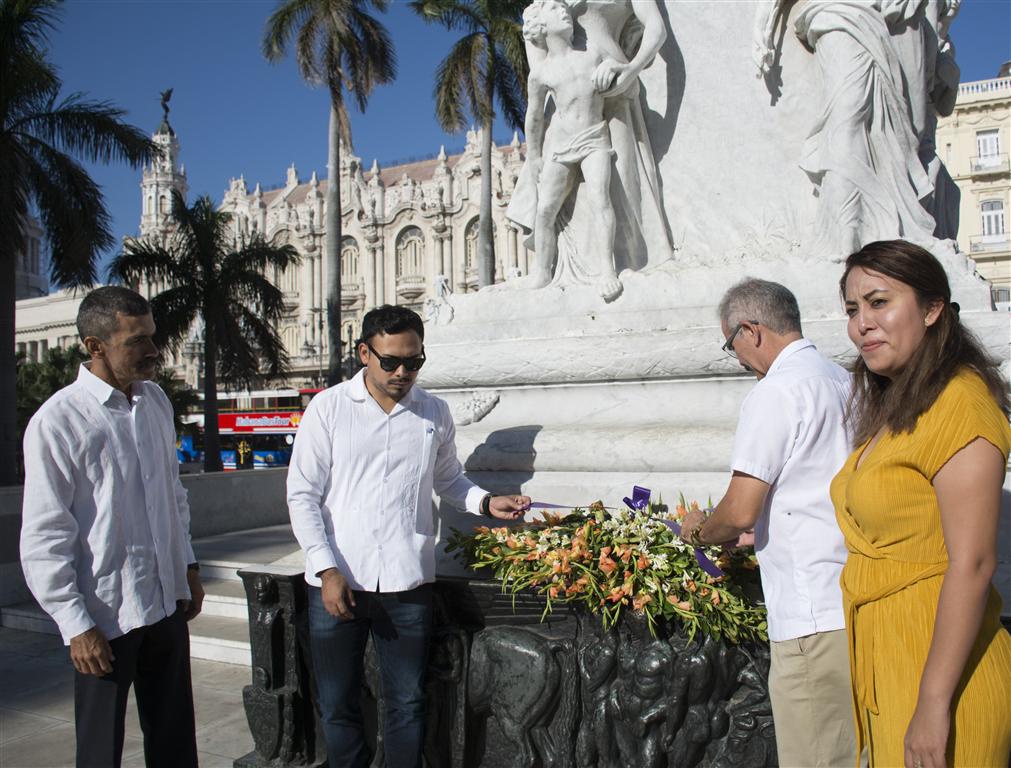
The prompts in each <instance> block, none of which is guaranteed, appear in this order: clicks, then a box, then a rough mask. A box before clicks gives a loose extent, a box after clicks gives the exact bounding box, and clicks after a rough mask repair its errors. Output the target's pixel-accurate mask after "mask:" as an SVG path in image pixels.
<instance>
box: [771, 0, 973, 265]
mask: <svg viewBox="0 0 1011 768" xmlns="http://www.w3.org/2000/svg"><path fill="white" fill-rule="evenodd" d="M950 2H951V0H941V2H940V3H938V2H936V1H935V0H868V1H867V2H852V1H849V0H808V2H807V3H806V4H804V5H802V6H800V7H799V12H798V13H797V16H796V21H795V28H796V33H797V35H798V37H800V39H801V40H802V41H803V42H804V43H805V44H806V45H807V46H808V47H809V48H810V49H811V50H812V51H814V54H815V58H816V60H817V61H818V64H819V68H820V69H821V73H822V84H823V86H822V87H823V98H824V102H823V108H822V111H821V114H820V116H819V117H818V119H817V120H816V122H815V124H814V126H813V127H812V129H811V131H810V133H809V135H808V138H807V141H806V142H805V144H804V147H803V150H802V154H801V159H800V166H801V168H803V169H804V171H805V172H806V173H807V174H808V176H809V177H810V178H811V180H812V181H813V182H814V183H815V185H816V186H817V189H818V196H819V203H818V212H817V216H816V220H815V222H814V231H815V232H817V233H818V237H819V242H818V244H817V245H816V250H817V251H819V252H822V253H825V254H827V255H830V256H834V257H844V256H846V255H847V254H849V253H852V252H853V251H856V250H858V249H859V248H860V247H861V246H862V245H864V244H866V243H868V242H871V241H874V240H887V239H892V238H896V237H902V238H905V239H906V240H910V241H912V242H915V243H918V244H921V245H923V246H925V247H928V248H931V247H933V246H934V245H935V243H936V240H935V238H934V231H935V221H934V216H933V210H932V209H933V207H934V202H933V193H934V186H933V184H932V181H931V175H930V174H929V173H928V170H927V167H926V166H925V163H924V162H923V161H922V160H921V155H920V150H921V144H924V143H928V144H929V145H931V146H932V132H933V124H932V121H930V120H929V119H928V114H932V110H934V108H935V106H934V104H935V101H934V97H933V94H932V91H933V84H934V81H935V75H936V65H937V63H938V57H937V52H938V39H939V35H938V32H937V29H936V25H935V24H932V23H931V22H930V20H929V19H928V16H930V17H932V18H933V19H934V20H937V19H941V18H945V17H946V16H947V14H948V6H949V4H950ZM786 5H788V3H787V2H785V0H771V1H770V2H766V3H764V4H762V5H761V6H760V7H759V9H758V10H757V17H756V42H755V46H754V49H755V55H756V62H757V64H758V66H759V69H760V70H761V71H763V72H764V71H766V70H767V69H768V67H769V66H770V65H771V63H772V61H773V58H774V49H773V38H774V31H775V29H776V27H777V25H778V20H779V17H780V14H781V13H782V12H783V10H784V7H785V6H786ZM938 6H943V8H941V12H940V13H939V12H938ZM949 58H950V57H949ZM943 63H944V64H946V65H947V64H948V61H944V62H943ZM956 82H957V81H956ZM945 98H946V97H945ZM927 134H930V138H929V139H927V138H926V137H927ZM935 175H936V171H935Z"/></svg>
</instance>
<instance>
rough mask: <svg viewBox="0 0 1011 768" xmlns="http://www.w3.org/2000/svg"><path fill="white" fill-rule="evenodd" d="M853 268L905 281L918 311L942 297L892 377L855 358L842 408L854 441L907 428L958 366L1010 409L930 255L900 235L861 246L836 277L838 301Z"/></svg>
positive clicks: (991, 364)
mask: <svg viewBox="0 0 1011 768" xmlns="http://www.w3.org/2000/svg"><path fill="white" fill-rule="evenodd" d="M857 267H863V268H864V269H867V270H871V271H873V272H878V273H879V274H882V275H885V276H886V277H890V278H892V279H893V280H898V281H900V282H903V283H905V284H906V285H908V286H909V287H910V288H912V289H913V291H914V292H915V293H916V299H917V301H918V302H919V304H920V306H921V307H922V308H923V309H924V310H926V309H927V307H928V306H930V304H931V303H933V302H936V301H940V302H942V303H943V304H944V308H943V309H942V310H941V314H940V315H939V316H938V318H937V322H935V323H934V324H933V325H931V326H930V327H929V328H927V329H926V335H925V336H924V337H923V342H922V343H921V344H920V346H919V347H917V349H916V351H915V352H914V353H913V357H912V359H911V360H910V361H909V363H908V364H907V365H906V366H905V368H903V369H902V372H901V373H899V375H898V376H896V377H895V378H893V379H888V378H886V377H884V376H879V375H878V374H876V373H874V372H873V371H871V370H870V369H868V368H867V365H866V364H865V363H864V361H863V358H862V357H857V360H856V363H854V365H853V392H852V394H851V396H850V402H849V407H848V408H847V418H849V420H850V423H851V424H852V425H853V431H854V443H855V444H856V445H861V444H862V443H864V442H866V441H867V440H869V439H871V438H872V437H873V436H874V435H876V434H877V433H878V432H879V431H880V430H881V429H882V428H883V427H887V428H888V429H889V430H890V431H891V432H893V433H896V434H898V433H900V432H911V431H912V430H913V427H915V426H916V421H917V419H919V417H920V414H922V413H923V412H924V411H926V410H927V409H928V408H930V406H931V405H933V404H934V401H935V400H937V398H938V396H939V395H940V394H941V392H943V391H944V388H945V387H946V386H947V385H948V382H950V381H951V379H952V378H953V377H954V376H955V374H957V373H958V372H959V371H960V370H962V369H964V368H969V369H971V370H973V371H975V372H976V373H978V374H979V376H980V378H982V379H983V381H984V382H985V383H986V386H987V388H988V389H989V390H990V393H991V394H992V395H993V398H994V400H996V401H997V405H998V406H1000V408H1001V410H1002V411H1004V413H1005V414H1007V413H1009V412H1011V396H1009V392H1008V385H1007V382H1006V381H1004V378H1003V376H1001V374H1000V370H999V369H998V363H997V362H996V361H995V360H994V359H993V358H991V357H990V356H989V355H988V354H987V353H986V351H985V350H984V349H983V345H982V344H981V343H980V342H979V340H978V339H977V338H976V337H975V335H973V333H972V332H971V331H970V330H969V329H968V328H966V327H965V326H964V325H962V322H961V320H960V319H959V316H958V305H957V304H953V303H952V301H951V287H950V286H949V285H948V276H947V275H946V274H945V272H944V267H942V266H941V263H940V262H939V261H938V260H937V259H936V258H934V256H933V255H931V254H930V253H929V252H928V251H926V250H924V249H923V248H920V247H919V246H917V245H913V244H912V243H907V242H906V241H905V240H887V241H878V242H875V243H869V244H868V245H865V246H864V247H863V248H861V249H860V250H859V251H857V252H856V253H854V254H852V255H851V256H850V257H849V258H848V259H846V271H845V272H843V276H842V279H841V280H840V281H839V290H840V293H841V294H842V297H843V300H844V301H845V299H846V278H847V277H848V276H849V274H850V272H851V271H852V270H854V269H856V268H857Z"/></svg>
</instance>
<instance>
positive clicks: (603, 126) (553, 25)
mask: <svg viewBox="0 0 1011 768" xmlns="http://www.w3.org/2000/svg"><path fill="white" fill-rule="evenodd" d="M572 33H573V26H572V15H571V14H570V12H569V8H568V6H567V5H565V3H563V2H560V0H534V2H533V3H531V4H530V5H529V6H527V8H526V10H525V11H524V12H523V37H524V38H525V39H526V40H527V41H528V42H530V43H532V44H533V45H535V46H537V47H538V48H543V49H544V51H545V52H546V55H545V56H543V57H539V58H537V59H535V60H534V61H532V62H531V66H530V79H529V80H528V82H527V115H526V128H525V132H526V136H527V158H526V162H527V163H528V164H529V166H530V171H531V173H532V174H533V175H534V177H535V178H536V179H537V213H536V218H535V220H534V254H535V261H534V264H533V265H532V266H531V268H530V274H529V275H527V277H525V278H522V279H520V280H517V281H516V283H515V284H516V286H517V287H529V288H543V287H544V286H546V285H547V284H548V283H550V282H551V277H552V271H553V268H554V265H555V261H556V258H557V254H558V232H557V230H556V227H555V224H556V221H557V218H558V213H559V211H561V208H562V205H563V204H564V203H565V201H566V200H567V199H568V197H569V194H570V192H571V191H572V188H573V187H574V186H575V185H576V184H577V183H579V181H580V179H582V184H583V186H584V189H585V194H586V200H587V202H588V203H589V204H590V206H591V207H592V209H593V210H594V211H595V212H596V216H594V218H593V221H592V222H591V225H592V229H593V231H592V240H591V242H590V247H589V252H587V253H584V254H583V257H584V259H585V261H586V262H587V263H588V264H589V265H590V267H591V269H593V270H594V272H596V274H597V276H598V278H597V279H598V288H599V291H600V295H601V296H602V297H603V298H604V299H605V300H607V301H610V300H611V299H614V298H616V297H617V296H618V295H619V294H620V293H621V283H619V282H618V278H617V275H616V274H615V272H614V254H613V249H614V206H613V204H612V202H611V197H610V187H611V161H612V158H613V157H614V150H612V149H611V136H610V133H609V132H608V130H607V123H606V121H605V120H604V97H603V94H602V93H601V92H600V91H598V90H597V89H596V86H595V84H594V81H593V75H594V73H595V72H596V71H597V68H598V66H599V65H600V64H602V63H603V60H602V59H601V58H600V56H599V54H597V53H593V52H591V51H588V50H577V49H576V48H574V47H573V46H572ZM548 94H550V95H551V97H552V99H553V100H554V106H555V110H554V115H553V117H552V120H551V124H550V125H549V126H547V127H546V126H545V118H544V110H545V107H546V106H547V99H548ZM546 147H547V148H548V149H547V151H545V148H546Z"/></svg>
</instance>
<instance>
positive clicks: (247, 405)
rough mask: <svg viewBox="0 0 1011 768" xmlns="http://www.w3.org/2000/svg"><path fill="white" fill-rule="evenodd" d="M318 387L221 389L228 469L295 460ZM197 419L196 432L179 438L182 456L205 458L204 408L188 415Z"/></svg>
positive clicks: (193, 461) (184, 458)
mask: <svg viewBox="0 0 1011 768" xmlns="http://www.w3.org/2000/svg"><path fill="white" fill-rule="evenodd" d="M319 391H320V390H319V389H297V390H296V389H284V390H262V391H256V392H224V393H221V394H219V395H218V433H219V434H220V436H221V461H222V463H223V464H224V467H225V470H226V471H227V470H233V469H269V468H271V467H281V466H286V465H287V464H288V462H289V461H290V460H291V448H292V445H293V444H294V442H295V433H296V432H297V431H298V425H299V422H300V421H301V420H302V413H303V412H304V411H305V408H306V406H307V405H308V404H309V401H310V400H311V399H312V398H313V396H314V395H315V394H316V393H317V392H319ZM187 421H188V422H190V423H193V424H196V425H197V427H198V432H197V435H196V436H195V437H192V438H189V439H187V438H186V437H184V438H182V440H181V441H180V449H179V460H180V462H181V463H183V464H187V465H189V464H196V463H198V462H201V461H202V460H203V432H204V414H203V413H193V414H190V417H189V418H188V419H187Z"/></svg>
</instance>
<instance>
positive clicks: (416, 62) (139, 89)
mask: <svg viewBox="0 0 1011 768" xmlns="http://www.w3.org/2000/svg"><path fill="white" fill-rule="evenodd" d="M275 7H276V2H275V0H69V2H67V3H66V5H65V6H64V9H63V14H62V19H61V22H60V25H59V28H58V29H57V31H56V32H55V33H54V34H52V35H51V37H50V45H51V53H50V55H51V59H52V61H53V62H54V63H55V64H56V66H57V67H58V68H59V70H60V74H61V76H62V78H63V83H64V90H65V92H72V91H83V92H85V93H87V94H88V95H89V96H90V97H92V98H95V99H102V100H109V101H112V102H114V103H115V104H117V105H118V106H120V107H121V108H123V109H125V110H126V112H127V119H128V120H129V121H130V122H132V123H133V124H135V125H137V126H140V127H141V128H144V129H146V130H154V128H156V127H157V125H158V123H159V122H160V119H161V107H160V106H159V93H160V92H161V91H162V90H164V89H166V88H169V87H171V88H174V94H173V97H172V103H171V108H172V113H171V117H170V120H171V122H172V126H173V127H174V128H175V130H176V133H177V134H178V135H179V138H180V142H181V144H182V159H183V163H184V164H185V165H186V170H187V175H188V177H189V183H190V195H191V199H192V197H193V196H194V195H197V194H209V195H211V196H212V197H213V198H214V199H215V200H220V198H221V196H222V194H223V193H224V190H225V189H226V187H227V185H228V180H229V178H231V177H233V176H238V175H239V174H244V175H245V177H246V180H247V181H248V182H250V184H252V183H254V182H256V181H259V182H261V183H262V184H264V186H270V185H275V184H280V183H281V182H283V181H284V173H285V169H286V168H287V167H288V166H289V165H290V164H291V163H295V165H296V167H297V168H298V171H299V175H300V176H301V177H302V178H304V179H308V178H309V175H310V174H311V173H312V171H313V170H315V171H316V172H317V173H318V174H319V175H320V176H321V177H323V176H325V175H326V118H327V97H326V95H325V93H324V92H323V91H322V90H321V89H318V88H315V89H314V88H310V87H308V86H307V85H305V83H304V82H303V81H302V79H301V78H300V77H299V75H298V71H297V69H296V67H295V64H294V61H293V60H292V59H291V58H289V59H288V60H286V61H284V62H283V63H281V64H278V65H271V64H268V63H267V62H266V61H265V60H264V59H263V57H262V55H261V53H260V39H261V36H262V33H263V25H264V22H265V20H266V18H267V17H268V16H269V14H270V13H271V11H272V10H273V9H274V8H275ZM383 21H384V22H385V24H386V25H387V27H388V28H389V30H390V32H391V34H392V36H393V39H394V43H395V45H396V48H397V55H398V61H399V76H398V78H397V81H396V82H395V83H394V84H393V85H390V86H385V87H382V88H379V89H377V90H376V91H375V93H374V94H373V96H372V98H371V100H370V102H369V108H368V111H367V112H366V113H365V114H364V115H362V114H355V115H354V116H353V119H352V127H353V132H354V144H355V147H354V148H355V152H356V154H358V155H360V156H362V157H363V158H364V159H365V161H366V162H367V163H370V162H371V160H372V158H378V159H379V161H380V163H383V164H384V165H389V164H391V163H393V162H396V161H398V160H406V159H410V158H414V157H419V156H428V155H431V154H434V153H435V152H437V151H438V149H439V145H440V144H445V145H446V149H447V151H449V152H453V151H459V150H460V149H462V147H463V144H464V137H463V136H462V135H447V134H445V133H444V132H443V131H442V129H441V128H439V126H438V124H437V123H436V121H435V117H434V115H433V107H432V95H431V94H432V81H433V76H434V72H435V68H436V66H437V65H438V62H439V61H440V60H441V59H442V57H443V56H444V55H445V53H446V51H447V50H448V49H449V46H450V45H452V43H453V41H454V40H455V39H456V34H455V33H449V32H446V31H445V30H443V29H442V28H440V27H436V26H433V25H427V24H425V23H423V22H422V21H420V20H419V19H418V18H417V17H416V16H415V15H414V14H413V13H412V12H411V10H410V8H408V7H407V4H406V2H398V1H397V0H393V2H391V8H390V11H389V13H387V14H386V15H385V18H384V19H383ZM952 37H953V38H954V41H955V45H956V48H957V51H958V61H959V65H960V66H961V69H962V80H963V81H970V80H981V79H986V78H991V77H994V76H996V74H997V70H998V68H999V66H1000V64H1001V62H1003V61H1006V60H1008V59H1011V0H963V2H962V9H961V12H960V14H959V17H958V19H957V20H956V22H955V25H954V26H953V28H952ZM511 135H512V134H511V131H510V130H508V129H507V128H505V127H504V126H500V127H499V128H498V129H497V130H496V135H495V138H496V140H497V141H508V140H509V138H510V137H511ZM93 176H94V178H95V179H96V181H98V183H100V184H101V185H102V187H103V190H104V192H105V196H106V203H107V206H108V208H109V211H110V213H111V215H112V218H113V222H114V231H115V233H116V235H117V237H118V238H119V237H122V236H124V235H132V234H135V233H136V230H137V226H138V222H139V220H140V191H139V184H140V173H139V172H138V171H135V170H133V169H130V168H128V167H125V166H112V167H102V166H97V167H95V168H94V169H93ZM103 277H104V273H103Z"/></svg>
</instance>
